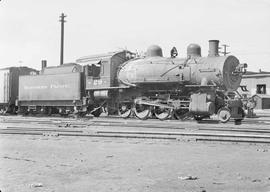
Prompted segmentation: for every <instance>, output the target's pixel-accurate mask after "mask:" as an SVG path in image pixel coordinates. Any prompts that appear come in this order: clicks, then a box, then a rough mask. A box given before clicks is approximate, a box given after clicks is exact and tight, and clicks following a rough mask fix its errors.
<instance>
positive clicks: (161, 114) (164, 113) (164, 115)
mask: <svg viewBox="0 0 270 192" xmlns="http://www.w3.org/2000/svg"><path fill="white" fill-rule="evenodd" d="M154 114H155V116H156V117H157V118H158V119H159V120H166V119H168V118H170V117H171V114H172V109H168V108H162V107H155V110H154Z"/></svg>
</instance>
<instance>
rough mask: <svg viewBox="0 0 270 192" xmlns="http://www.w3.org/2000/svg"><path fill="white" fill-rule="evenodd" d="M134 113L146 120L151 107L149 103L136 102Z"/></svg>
mask: <svg viewBox="0 0 270 192" xmlns="http://www.w3.org/2000/svg"><path fill="white" fill-rule="evenodd" d="M134 113H135V115H136V117H137V118H138V119H141V120H145V119H147V118H148V117H149V115H150V113H151V107H150V106H149V105H143V104H137V103H136V104H135V107H134Z"/></svg>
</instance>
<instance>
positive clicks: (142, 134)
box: [0, 127, 270, 144]
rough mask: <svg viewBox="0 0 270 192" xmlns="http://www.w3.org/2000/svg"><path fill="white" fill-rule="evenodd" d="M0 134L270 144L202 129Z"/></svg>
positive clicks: (266, 138) (11, 130)
mask: <svg viewBox="0 0 270 192" xmlns="http://www.w3.org/2000/svg"><path fill="white" fill-rule="evenodd" d="M0 134H9V135H40V136H65V137H103V138H127V139H131V138H134V139H160V140H175V141H195V142H199V141H212V142H235V143H263V144H270V135H262V134H260V135H258V134H232V133H216V132H214V133H212V132H211V133H205V132H201V131H197V132H188V131H177V132H168V131H112V130H88V129H80V130H74V129H70V128H68V129H66V128H65V129H63V128H61V129H59V128H25V127H7V128H6V129H0Z"/></svg>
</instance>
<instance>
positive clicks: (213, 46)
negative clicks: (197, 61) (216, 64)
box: [208, 40, 219, 57]
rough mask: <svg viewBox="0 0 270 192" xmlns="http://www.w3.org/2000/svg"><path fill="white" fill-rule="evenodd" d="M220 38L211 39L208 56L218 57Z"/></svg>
mask: <svg viewBox="0 0 270 192" xmlns="http://www.w3.org/2000/svg"><path fill="white" fill-rule="evenodd" d="M218 44H219V40H209V53H208V57H217V56H219V54H218Z"/></svg>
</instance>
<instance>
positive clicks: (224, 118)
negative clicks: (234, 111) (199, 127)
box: [218, 108, 231, 123]
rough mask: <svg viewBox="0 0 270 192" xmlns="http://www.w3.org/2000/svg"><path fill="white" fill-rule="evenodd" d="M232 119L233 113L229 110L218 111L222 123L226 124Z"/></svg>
mask: <svg viewBox="0 0 270 192" xmlns="http://www.w3.org/2000/svg"><path fill="white" fill-rule="evenodd" d="M230 118H231V111H230V110H229V109H228V108H221V109H219V110H218V119H219V120H220V122H222V123H226V122H228V121H229V120H230Z"/></svg>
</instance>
